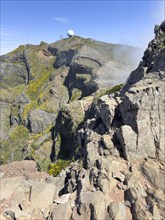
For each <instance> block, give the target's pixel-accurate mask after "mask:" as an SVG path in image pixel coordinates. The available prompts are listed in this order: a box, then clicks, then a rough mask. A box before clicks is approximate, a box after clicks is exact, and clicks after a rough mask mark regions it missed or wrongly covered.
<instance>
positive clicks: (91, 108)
mask: <svg viewBox="0 0 165 220" xmlns="http://www.w3.org/2000/svg"><path fill="white" fill-rule="evenodd" d="M164 39H165V21H164V22H162V24H161V25H160V26H159V27H156V28H155V39H154V40H153V41H151V43H149V47H148V49H147V50H146V51H145V52H144V56H143V60H142V61H141V62H140V64H139V66H138V68H137V69H136V70H135V71H133V72H132V73H131V74H130V76H129V78H128V80H127V82H126V84H125V85H124V87H123V88H122V90H121V91H120V93H113V94H110V95H104V96H102V97H97V96H96V97H97V98H96V97H95V96H94V97H93V99H92V103H91V100H90V97H89V99H88V98H86V99H82V100H79V101H76V104H75V103H74V102H70V103H69V104H67V105H65V106H63V108H62V109H61V111H60V113H59V115H58V116H57V124H56V126H55V130H54V146H55V147H56V144H57V142H60V145H61V142H62V140H65V146H66V145H67V143H73V142H72V140H73V139H74V138H76V137H77V142H75V143H77V145H78V147H77V148H76V149H74V147H73V148H72V149H73V151H74V153H75V158H76V161H75V162H72V163H70V165H69V166H68V167H67V168H65V169H64V170H63V171H62V172H60V174H59V175H58V176H57V177H55V178H53V177H50V176H47V177H46V178H45V176H44V178H41V180H42V183H40V182H38V181H37V180H36V179H35V180H34V179H33V177H31V176H29V175H28V176H27V180H25V179H24V177H25V173H28V172H25V173H24V172H22V171H21V177H20V175H18V173H19V172H20V170H19V169H18V168H17V169H15V173H14V174H11V173H12V168H11V167H10V165H5V166H2V168H1V170H0V171H1V181H2V184H3V188H4V189H5V188H6V190H4V194H3V198H4V199H3V198H2V200H1V201H2V202H1V204H2V205H1V206H2V208H1V217H2V219H3V218H4V219H5V218H7V216H13V218H16V219H17V218H18V219H19V218H20V219H21V218H23V217H24V218H26V219H28V218H29V219H38V220H41V219H48V220H54V219H59V220H60V219H61V220H62V219H71V220H74V219H75V220H84V219H90V220H94V219H95V220H100V219H102V220H108V219H109V220H111V219H114V220H118V219H133V220H136V219H141V220H146V219H154V220H157V219H160V220H161V219H163V218H164V216H165V207H164V203H165V196H164V195H165V186H164V183H165V149H164V146H165V143H164V128H165V117H164V116H165V112H164V111H165V106H164V104H165V98H164V88H165V60H164V54H165V41H164ZM77 40H78V39H77ZM62 43H63V42H61V44H62ZM69 43H70V44H71V45H72V46H73V45H74V43H73V42H72V41H71V42H69ZM59 47H61V45H59ZM86 50H87V49H83V50H82V51H83V52H82V51H81V52H82V54H83V53H84V54H85V55H84V56H85V59H86V58H87V51H86ZM49 51H51V53H53V54H57V56H58V53H59V54H60V53H62V54H63V57H62V58H61V60H60V57H59V58H58V59H57V61H56V62H57V63H55V64H54V65H55V66H56V65H57V67H58V68H60V66H61V65H63V62H66V61H67V62H68V64H67V65H70V64H69V62H71V63H72V64H73V63H74V59H75V63H78V64H76V65H79V67H80V66H81V67H83V65H85V64H84V63H82V62H79V61H78V60H77V61H76V59H77V58H76V57H75V56H77V53H76V55H75V54H72V56H69V57H68V60H67V59H65V56H66V54H67V53H69V49H68V48H67V45H65V48H63V51H61V50H59V48H57V47H55V45H54V49H53V48H52V47H49ZM67 56H68V55H67ZM95 56H96V57H97V53H96V54H95ZM97 59H99V58H98V57H97ZM85 62H86V61H85ZM94 62H95V61H94ZM99 62H100V63H101V62H104V61H103V60H100V61H99ZM91 65H93V66H94V68H95V65H97V64H93V62H91ZM73 66H74V65H73ZM91 69H92V67H91ZM69 71H70V70H69ZM90 71H91V70H90ZM92 71H93V70H92ZM69 74H70V73H69ZM63 82H64V81H63ZM70 88H75V87H74V86H73V87H70ZM70 91H72V89H71V90H70ZM95 95H96V94H95ZM76 109H77V111H76ZM60 122H61V124H60ZM57 125H58V126H57ZM65 129H66V130H65ZM68 131H69V133H68ZM59 136H60V138H59ZM67 137H68V139H67ZM63 138H64V139H63ZM67 141H68V142H67ZM62 149H64V148H62ZM65 149H67V147H66V148H65ZM60 150H61V149H60ZM70 154H71V153H70ZM59 155H60V154H59ZM24 163H26V162H24ZM29 163H31V167H32V170H33V172H35V174H36V176H38V175H39V174H38V172H37V170H36V165H35V163H34V162H29ZM12 165H14V164H12ZM55 165H57V164H55ZM15 166H17V164H15ZM20 166H22V167H25V170H26V169H27V166H26V165H25V166H24V165H20ZM21 170H22V169H21ZM7 173H9V175H13V177H10V178H9V177H8V175H7ZM15 175H16V176H19V178H17V179H15ZM10 184H11V186H12V187H10ZM27 186H28V187H29V188H28V187H27ZM13 192H14V193H13ZM25 195H27V197H28V199H27V197H26V196H25Z"/></svg>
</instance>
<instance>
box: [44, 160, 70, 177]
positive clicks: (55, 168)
mask: <svg viewBox="0 0 165 220" xmlns="http://www.w3.org/2000/svg"><path fill="white" fill-rule="evenodd" d="M70 163H71V161H70V160H62V159H59V160H58V161H57V163H54V164H51V165H50V166H49V169H48V173H49V175H52V176H57V175H58V174H59V173H60V172H61V171H62V170H63V169H65V168H66V167H67V166H68V165H69V164H70Z"/></svg>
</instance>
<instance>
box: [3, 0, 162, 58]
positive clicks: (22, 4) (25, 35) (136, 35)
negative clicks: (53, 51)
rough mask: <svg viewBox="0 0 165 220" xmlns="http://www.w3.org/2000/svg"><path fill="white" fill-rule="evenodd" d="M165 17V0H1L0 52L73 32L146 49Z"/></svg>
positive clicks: (52, 39) (49, 40)
mask: <svg viewBox="0 0 165 220" xmlns="http://www.w3.org/2000/svg"><path fill="white" fill-rule="evenodd" d="M164 19H165V0H153V1H151V0H137V1H135V0H130V1H125V0H121V1H119V0H107V1H103V0H102V1H96V0H91V1H89V0H83V1H80V0H77V1H70V0H68V1H64V0H61V1H55V0H54V1H53V0H52V1H49V0H47V1H44V0H42V1H39V0H38V1H33V0H29V1H21V0H20V1H14V0H12V1H9V0H1V20H0V22H1V30H0V32H1V40H0V43H1V47H0V49H1V55H2V54H5V53H8V52H10V51H12V50H14V49H15V48H17V47H18V46H19V45H22V44H35V45H36V44H40V42H41V41H45V42H47V43H52V42H55V41H57V40H59V39H60V36H61V35H62V37H63V38H65V37H67V30H68V29H73V30H74V32H75V34H76V35H79V36H81V37H85V38H93V39H95V40H99V41H105V42H110V43H117V44H126V45H131V46H136V47H140V48H146V47H147V44H148V43H149V41H150V40H152V38H153V37H154V33H153V29H154V25H155V24H160V23H161V22H162V21H163V20H164Z"/></svg>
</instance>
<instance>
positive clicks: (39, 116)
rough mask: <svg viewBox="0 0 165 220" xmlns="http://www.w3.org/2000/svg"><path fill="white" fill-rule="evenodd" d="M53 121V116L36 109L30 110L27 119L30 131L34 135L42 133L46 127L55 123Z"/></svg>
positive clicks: (54, 116) (54, 117)
mask: <svg viewBox="0 0 165 220" xmlns="http://www.w3.org/2000/svg"><path fill="white" fill-rule="evenodd" d="M55 119H56V115H55V114H50V113H48V112H45V111H42V110H37V109H36V110H32V111H31V112H30V114H29V117H28V121H29V128H30V131H31V132H34V133H42V132H43V131H44V130H45V129H46V128H47V127H49V126H51V125H52V124H53V123H54V122H55Z"/></svg>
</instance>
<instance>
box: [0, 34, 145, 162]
mask: <svg viewBox="0 0 165 220" xmlns="http://www.w3.org/2000/svg"><path fill="white" fill-rule="evenodd" d="M139 53H141V50H140V49H138V48H133V47H130V46H124V45H117V44H108V43H103V42H98V41H95V40H92V39H84V38H81V37H78V36H73V37H71V38H66V39H62V40H60V41H57V42H55V43H52V44H47V43H45V42H41V43H40V45H38V46H34V45H30V44H28V45H22V46H20V47H18V48H17V49H15V50H14V51H12V52H10V53H8V54H6V55H3V56H1V57H0V63H1V72H0V79H1V85H0V89H1V97H0V102H1V131H0V142H1V146H2V147H1V152H2V153H1V163H7V162H10V161H13V160H21V159H23V158H26V157H27V156H28V155H29V152H31V151H32V150H34V149H33V148H37V149H38V148H39V147H40V145H43V144H44V142H45V139H46V140H47V139H49V141H48V143H49V144H48V145H49V146H48V148H49V151H48V152H49V153H50V151H51V147H52V145H53V142H52V140H51V139H52V137H51V133H50V130H51V129H52V127H53V126H55V125H56V123H55V120H56V118H57V116H58V112H59V111H60V109H61V108H62V107H63V105H64V104H67V103H68V102H69V103H71V102H72V101H74V100H78V99H79V100H81V99H82V98H83V97H86V96H89V95H91V94H93V93H95V92H96V91H97V90H99V89H103V88H104V89H105V88H109V87H111V86H113V85H116V84H120V83H123V82H124V81H125V80H126V78H127V76H128V74H129V72H130V71H131V70H132V69H133V68H134V67H135V65H137V57H136V56H138V55H139ZM135 57H136V59H135ZM33 145H35V146H37V147H32V146H33ZM35 150H36V149H35ZM30 154H31V153H30ZM48 156H50V155H48Z"/></svg>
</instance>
